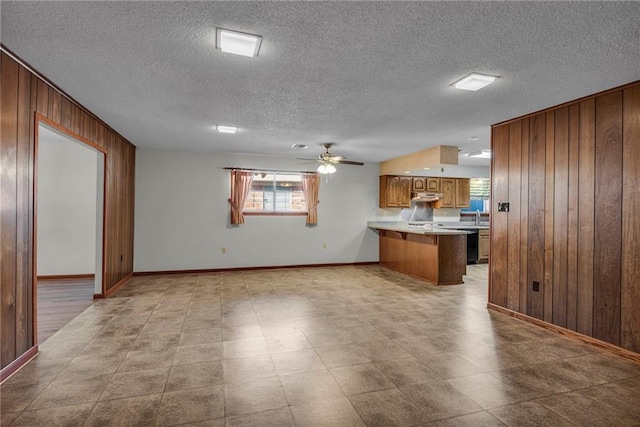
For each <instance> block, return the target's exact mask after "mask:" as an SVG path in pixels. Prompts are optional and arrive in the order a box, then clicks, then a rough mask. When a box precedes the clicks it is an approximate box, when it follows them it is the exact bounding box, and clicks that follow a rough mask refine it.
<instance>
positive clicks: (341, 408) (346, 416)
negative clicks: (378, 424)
mask: <svg viewBox="0 0 640 427" xmlns="http://www.w3.org/2000/svg"><path fill="white" fill-rule="evenodd" d="M291 413H292V414H293V418H294V420H295V423H296V426H303V427H364V426H365V423H364V422H363V421H362V419H361V418H360V416H359V415H358V412H356V410H355V409H354V408H353V406H352V405H351V402H349V399H347V398H346V397H341V398H335V399H329V400H316V401H314V402H311V403H305V404H303V405H295V406H292V407H291Z"/></svg>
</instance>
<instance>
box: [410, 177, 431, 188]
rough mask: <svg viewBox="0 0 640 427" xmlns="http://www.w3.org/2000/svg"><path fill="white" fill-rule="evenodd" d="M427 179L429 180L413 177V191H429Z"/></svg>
mask: <svg viewBox="0 0 640 427" xmlns="http://www.w3.org/2000/svg"><path fill="white" fill-rule="evenodd" d="M427 179H428V178H420V177H415V176H414V177H413V178H412V180H411V182H412V188H411V189H412V190H413V191H427Z"/></svg>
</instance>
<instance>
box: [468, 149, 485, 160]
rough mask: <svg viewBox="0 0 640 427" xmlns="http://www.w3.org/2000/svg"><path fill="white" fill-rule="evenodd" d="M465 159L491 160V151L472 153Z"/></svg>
mask: <svg viewBox="0 0 640 427" xmlns="http://www.w3.org/2000/svg"><path fill="white" fill-rule="evenodd" d="M467 157H476V158H479V159H490V158H491V151H489V150H482V151H473V152H471V153H468V154H467Z"/></svg>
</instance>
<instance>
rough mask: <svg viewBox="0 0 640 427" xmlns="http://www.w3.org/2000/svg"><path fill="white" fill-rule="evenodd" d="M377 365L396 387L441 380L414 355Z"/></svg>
mask: <svg viewBox="0 0 640 427" xmlns="http://www.w3.org/2000/svg"><path fill="white" fill-rule="evenodd" d="M375 366H376V368H378V369H379V370H380V371H381V372H382V373H383V374H385V375H386V376H387V378H389V379H390V380H391V381H393V383H394V384H395V385H396V387H403V386H406V385H411V384H419V383H427V382H430V381H439V380H441V377H440V376H439V375H438V374H437V373H435V372H434V371H432V370H431V369H429V368H428V367H427V366H426V365H425V364H423V363H421V362H420V361H419V360H418V359H415V358H413V357H410V358H407V359H396V360H386V361H383V362H376V363H375Z"/></svg>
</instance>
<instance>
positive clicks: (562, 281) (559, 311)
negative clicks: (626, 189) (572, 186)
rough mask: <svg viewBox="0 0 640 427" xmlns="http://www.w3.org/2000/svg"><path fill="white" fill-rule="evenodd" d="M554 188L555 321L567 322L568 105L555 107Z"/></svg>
mask: <svg viewBox="0 0 640 427" xmlns="http://www.w3.org/2000/svg"><path fill="white" fill-rule="evenodd" d="M554 113H555V117H554V121H555V125H554V130H555V133H554V147H555V150H554V151H555V155H554V180H553V181H554V189H553V290H552V293H553V303H552V313H553V314H552V316H553V324H554V325H559V326H562V327H565V326H567V252H568V230H567V226H568V209H569V200H568V198H569V169H568V167H569V107H564V108H560V109H557V110H555V112H554Z"/></svg>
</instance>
